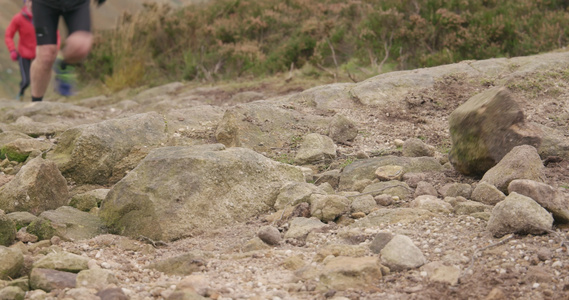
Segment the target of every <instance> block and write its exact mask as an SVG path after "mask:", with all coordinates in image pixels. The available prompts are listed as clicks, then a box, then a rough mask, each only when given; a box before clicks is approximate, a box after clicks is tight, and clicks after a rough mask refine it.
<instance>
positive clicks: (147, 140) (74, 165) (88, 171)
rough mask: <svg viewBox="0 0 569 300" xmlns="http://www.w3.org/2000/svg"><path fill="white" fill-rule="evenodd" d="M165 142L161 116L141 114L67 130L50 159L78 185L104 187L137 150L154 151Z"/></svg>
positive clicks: (164, 126) (164, 128) (165, 135)
mask: <svg viewBox="0 0 569 300" xmlns="http://www.w3.org/2000/svg"><path fill="white" fill-rule="evenodd" d="M166 140H167V133H166V122H165V121H164V119H163V118H162V117H161V116H160V115H159V114H157V113H147V114H139V115H134V116H131V117H128V118H123V119H112V120H108V121H103V122H100V123H97V124H89V125H81V126H77V127H74V128H71V129H69V130H66V131H65V132H64V133H63V134H62V135H61V136H60V138H59V143H58V144H57V147H56V148H55V150H54V151H52V152H49V153H48V156H47V157H48V158H49V159H51V160H53V161H55V162H56V163H57V165H58V167H59V168H60V170H61V173H62V174H63V175H64V176H65V177H69V178H71V179H73V180H74V181H75V182H77V183H85V184H101V185H104V184H109V183H111V182H109V178H111V176H112V175H113V167H114V165H115V164H117V163H118V162H120V161H121V160H122V159H123V158H125V157H126V156H127V155H128V154H129V153H130V152H131V150H132V149H133V148H134V147H135V146H141V145H144V146H147V147H153V146H157V145H160V144H161V143H163V142H166Z"/></svg>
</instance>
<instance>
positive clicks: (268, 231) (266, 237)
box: [257, 226, 282, 245]
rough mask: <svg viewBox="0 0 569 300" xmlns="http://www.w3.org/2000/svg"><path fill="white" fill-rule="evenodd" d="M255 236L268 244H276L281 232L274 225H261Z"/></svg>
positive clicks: (279, 239)
mask: <svg viewBox="0 0 569 300" xmlns="http://www.w3.org/2000/svg"><path fill="white" fill-rule="evenodd" d="M257 236H258V237H259V238H260V239H261V240H262V241H263V242H265V243H267V244H269V245H277V244H278V243H279V242H280V241H281V240H282V237H281V232H280V231H279V230H278V229H277V228H276V227H274V226H263V227H262V228H261V229H260V230H259V233H257Z"/></svg>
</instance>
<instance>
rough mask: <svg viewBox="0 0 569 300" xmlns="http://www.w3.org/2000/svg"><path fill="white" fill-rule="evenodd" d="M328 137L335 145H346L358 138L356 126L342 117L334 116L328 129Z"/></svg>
mask: <svg viewBox="0 0 569 300" xmlns="http://www.w3.org/2000/svg"><path fill="white" fill-rule="evenodd" d="M328 131H329V132H328V136H329V137H330V138H331V139H332V140H333V141H334V142H336V143H340V144H346V143H349V142H351V141H353V140H354V139H355V138H356V137H357V136H358V128H357V127H356V124H355V123H354V122H353V121H352V120H350V119H348V118H346V117H345V116H343V115H339V114H337V115H335V116H334V117H333V118H332V121H331V122H330V127H329V128H328Z"/></svg>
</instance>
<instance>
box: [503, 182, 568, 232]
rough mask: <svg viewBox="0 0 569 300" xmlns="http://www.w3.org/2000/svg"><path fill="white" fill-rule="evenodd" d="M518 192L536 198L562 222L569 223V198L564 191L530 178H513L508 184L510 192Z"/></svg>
mask: <svg viewBox="0 0 569 300" xmlns="http://www.w3.org/2000/svg"><path fill="white" fill-rule="evenodd" d="M513 192H516V193H518V194H520V195H524V196H527V197H530V198H532V199H533V200H535V201H536V202H537V203H539V205H541V206H542V207H543V208H545V209H547V210H548V211H549V212H551V213H552V214H553V218H554V219H555V220H556V221H558V222H561V223H569V199H568V198H567V197H566V196H565V195H564V193H563V192H562V191H561V190H559V189H555V188H553V187H552V186H550V185H547V184H545V183H541V182H536V181H533V180H529V179H518V180H512V182H510V184H509V185H508V193H510V194H511V193H513Z"/></svg>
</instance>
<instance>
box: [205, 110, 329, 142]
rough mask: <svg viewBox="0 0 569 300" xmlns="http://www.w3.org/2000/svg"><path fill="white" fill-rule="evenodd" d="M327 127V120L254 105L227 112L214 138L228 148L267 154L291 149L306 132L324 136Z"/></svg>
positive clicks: (297, 112) (293, 111)
mask: <svg viewBox="0 0 569 300" xmlns="http://www.w3.org/2000/svg"><path fill="white" fill-rule="evenodd" d="M283 106H284V105H283ZM329 124H330V118H329V117H322V116H317V115H313V114H305V113H302V112H299V111H297V110H295V109H294V107H290V106H288V107H282V106H280V105H277V104H275V102H274V101H273V102H270V101H256V102H251V103H247V104H240V105H236V106H235V107H231V108H229V109H228V110H227V111H226V112H225V115H224V116H223V119H222V120H221V122H220V123H219V125H218V127H217V132H216V135H215V137H216V139H217V141H218V142H220V143H222V144H224V145H225V146H227V147H245V148H249V149H253V150H255V151H257V152H268V151H270V150H271V148H284V147H287V146H292V145H293V144H295V143H296V140H297V139H298V137H301V136H303V135H304V134H305V133H306V132H316V133H324V132H325V131H327V129H328V126H329ZM283 129H284V130H283Z"/></svg>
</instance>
